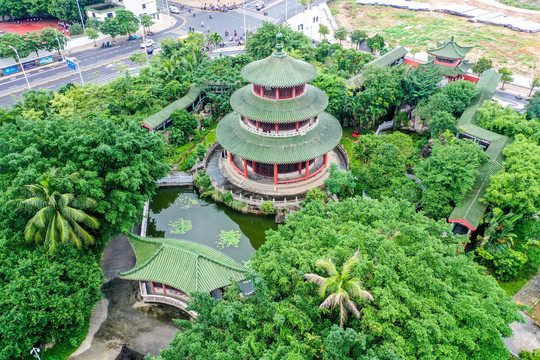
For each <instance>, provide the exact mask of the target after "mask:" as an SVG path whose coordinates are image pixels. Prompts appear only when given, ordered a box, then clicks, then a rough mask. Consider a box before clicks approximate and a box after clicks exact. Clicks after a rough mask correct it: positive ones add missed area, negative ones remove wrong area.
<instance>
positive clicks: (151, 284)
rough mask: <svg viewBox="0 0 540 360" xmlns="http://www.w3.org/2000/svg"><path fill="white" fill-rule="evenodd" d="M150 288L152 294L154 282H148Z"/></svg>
mask: <svg viewBox="0 0 540 360" xmlns="http://www.w3.org/2000/svg"><path fill="white" fill-rule="evenodd" d="M150 288H151V289H152V292H154V282H153V281H150Z"/></svg>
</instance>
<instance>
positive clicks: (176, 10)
mask: <svg viewBox="0 0 540 360" xmlns="http://www.w3.org/2000/svg"><path fill="white" fill-rule="evenodd" d="M169 10H170V12H172V13H173V14H180V10H178V8H177V7H176V6H169Z"/></svg>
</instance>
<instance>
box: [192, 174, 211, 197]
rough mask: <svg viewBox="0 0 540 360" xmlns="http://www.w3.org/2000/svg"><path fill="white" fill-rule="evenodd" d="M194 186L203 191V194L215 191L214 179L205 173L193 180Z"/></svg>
mask: <svg viewBox="0 0 540 360" xmlns="http://www.w3.org/2000/svg"><path fill="white" fill-rule="evenodd" d="M193 184H194V185H195V186H196V187H197V188H199V189H201V192H203V193H205V192H207V191H210V190H212V189H213V186H212V179H211V178H210V175H208V174H207V173H205V172H204V171H201V172H200V173H199V174H197V175H196V176H195V178H194V179H193Z"/></svg>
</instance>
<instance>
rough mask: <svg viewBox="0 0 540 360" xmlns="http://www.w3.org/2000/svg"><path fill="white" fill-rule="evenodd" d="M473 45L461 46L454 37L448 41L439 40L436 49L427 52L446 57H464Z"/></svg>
mask: <svg viewBox="0 0 540 360" xmlns="http://www.w3.org/2000/svg"><path fill="white" fill-rule="evenodd" d="M472 48H473V47H472V46H461V45H458V44H457V43H456V42H455V41H454V37H453V36H452V39H451V40H450V41H449V42H447V43H440V42H437V47H436V48H435V49H428V50H427V53H428V54H431V55H434V56H438V57H442V58H445V59H463V58H465V55H467V53H468V52H469V51H471V49H472Z"/></svg>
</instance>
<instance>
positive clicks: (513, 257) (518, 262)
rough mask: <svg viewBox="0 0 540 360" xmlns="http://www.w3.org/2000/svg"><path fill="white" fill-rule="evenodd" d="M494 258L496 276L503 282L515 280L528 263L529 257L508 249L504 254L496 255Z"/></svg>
mask: <svg viewBox="0 0 540 360" xmlns="http://www.w3.org/2000/svg"><path fill="white" fill-rule="evenodd" d="M493 256H494V259H493V265H494V266H495V268H496V270H495V274H497V276H498V277H499V279H501V280H502V281H510V280H512V279H514V278H515V277H516V276H517V274H518V272H519V270H521V268H522V267H523V265H524V264H525V263H526V262H527V256H525V255H524V254H523V253H520V252H519V251H515V250H512V249H508V250H506V251H505V252H503V253H502V254H494V255H493Z"/></svg>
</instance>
